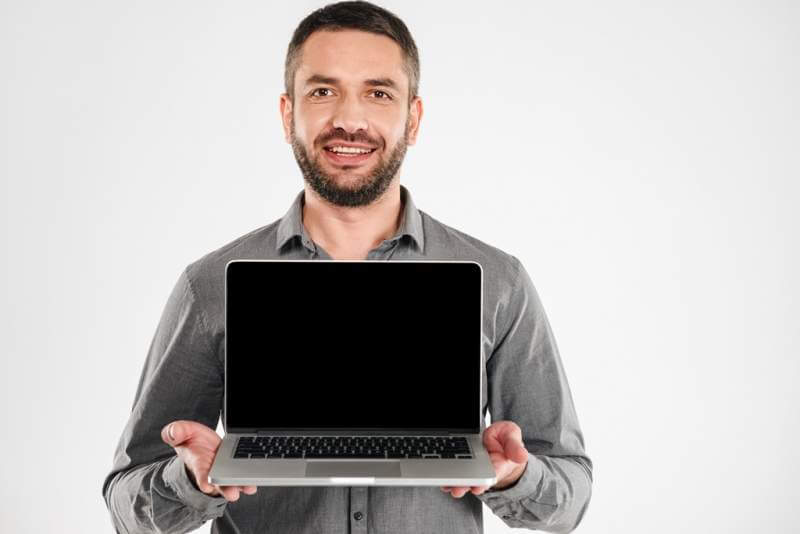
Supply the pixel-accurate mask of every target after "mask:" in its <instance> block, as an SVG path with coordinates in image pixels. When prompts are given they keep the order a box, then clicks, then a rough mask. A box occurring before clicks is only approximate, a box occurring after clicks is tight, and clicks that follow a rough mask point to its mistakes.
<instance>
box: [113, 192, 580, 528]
mask: <svg viewBox="0 0 800 534" xmlns="http://www.w3.org/2000/svg"><path fill="white" fill-rule="evenodd" d="M401 199H402V203H403V215H402V218H401V224H400V226H399V229H398V231H397V233H396V235H394V236H393V237H392V238H391V239H387V240H385V241H383V242H382V243H381V244H380V245H378V246H377V247H376V248H374V249H373V250H371V251H370V252H369V254H368V256H367V259H370V260H401V259H402V260H409V259H423V260H451V259H452V260H474V261H477V262H479V263H480V264H481V265H482V267H483V271H484V291H485V293H484V316H483V358H484V366H483V391H482V393H481V406H482V408H483V414H484V416H485V415H486V411H487V410H488V411H489V413H490V414H491V417H492V421H500V420H510V421H513V422H515V423H517V424H518V425H519V426H520V427H521V428H522V438H523V442H524V444H525V447H526V448H527V450H528V464H527V467H526V469H525V471H524V473H523V474H522V477H521V478H520V479H519V480H518V481H517V482H516V483H515V484H514V485H512V486H510V487H508V488H505V489H503V490H500V491H487V492H486V493H483V494H482V495H478V496H476V495H473V494H472V493H467V494H466V495H464V497H462V498H460V499H458V498H454V497H453V496H452V495H450V494H449V493H446V492H443V491H441V489H439V488H438V487H380V486H371V487H342V486H338V487H320V486H311V487H275V486H262V487H259V488H258V492H257V493H256V494H255V495H245V494H241V495H240V498H239V500H238V501H235V502H227V501H226V500H225V499H224V498H223V497H212V496H209V495H207V494H205V493H203V492H201V491H200V490H198V489H197V487H196V486H195V483H194V481H193V480H191V479H190V477H189V476H188V474H187V472H186V469H185V467H184V463H183V461H182V460H181V459H180V458H179V457H178V456H177V455H176V454H175V451H174V450H173V449H172V447H170V446H169V445H167V444H166V443H164V442H163V441H162V440H161V429H162V428H163V427H164V426H165V425H166V424H167V423H169V422H171V421H175V420H178V419H187V420H192V421H197V422H200V423H203V424H205V425H207V426H209V427H211V428H216V427H217V423H218V422H219V418H220V415H221V410H222V399H223V389H224V375H223V373H224V361H225V354H224V347H225V344H224V336H225V330H224V278H223V277H224V271H225V264H226V263H227V262H228V261H229V260H232V259H237V258H250V259H331V258H330V256H329V255H328V253H327V252H325V250H323V249H322V248H321V247H320V246H319V245H317V244H316V243H314V242H313V241H312V240H311V238H310V237H309V235H308V233H307V231H306V229H305V227H304V226H303V216H302V214H303V203H304V194H303V192H302V191H301V192H300V193H299V194H298V195H297V197H296V198H295V200H294V202H293V203H292V205H291V207H290V208H289V211H288V212H287V213H286V214H285V215H284V216H283V217H282V218H281V219H278V220H277V221H274V222H273V223H271V224H268V225H267V226H264V227H262V228H258V229H256V230H254V231H252V232H250V233H248V234H246V235H244V236H241V237H239V238H238V239H236V240H234V241H232V242H230V243H229V244H227V245H225V246H223V247H221V248H219V249H217V250H215V251H213V252H210V253H208V254H206V255H205V256H203V257H202V258H200V259H198V260H197V261H195V262H193V263H191V264H189V265H188V266H187V267H186V268H185V269H184V271H183V272H182V273H181V274H180V276H179V277H178V280H177V283H176V284H175V287H174V289H173V290H172V293H171V294H170V296H169V299H168V300H167V303H166V307H165V309H164V312H163V314H162V316H161V320H160V322H159V324H158V327H157V328H156V332H155V335H154V337H153V339H152V342H151V344H150V348H149V350H148V354H147V359H146V361H145V363H144V368H143V370H142V375H141V378H140V380H139V386H138V388H137V390H136V397H135V399H134V402H133V409H132V411H131V415H130V418H129V419H128V422H127V424H126V425H125V429H124V430H123V432H122V436H121V438H120V440H119V444H118V446H117V449H116V453H115V455H114V463H113V466H112V468H111V471H110V473H109V474H108V476H107V477H106V479H105V481H104V483H103V496H104V498H105V501H106V505H107V506H108V509H109V511H110V514H111V521H112V523H113V525H114V527H115V528H116V530H117V531H118V532H131V533H133V532H136V533H139V532H141V533H146V532H189V531H191V530H194V529H196V528H198V527H200V526H201V525H202V524H203V523H205V522H206V521H208V520H212V519H213V521H214V522H213V524H212V528H211V531H212V532H215V533H226V534H233V533H259V534H260V533H264V534H266V533H271V532H275V533H281V534H287V533H309V534H311V533H315V534H316V533H331V534H344V533H357V532H364V533H366V532H369V533H375V534H377V533H391V534H403V533H408V534H425V533H436V534H445V533H452V534H466V533H470V532H472V533H481V532H483V516H482V511H483V509H482V503H485V504H486V505H487V506H488V507H489V508H490V509H491V511H492V512H493V513H494V514H496V515H497V516H498V517H500V518H501V519H502V520H503V522H505V524H507V525H509V526H510V527H516V528H526V529H530V530H544V531H549V532H568V531H570V530H572V529H574V528H575V526H577V524H578V523H579V522H580V520H581V518H582V517H583V514H584V512H585V511H586V508H587V506H588V504H589V500H590V497H591V487H592V486H591V484H592V462H591V460H590V459H589V457H588V456H587V455H586V453H585V451H584V441H583V435H582V433H581V430H580V427H579V425H578V419H577V416H576V414H575V408H574V406H573V401H572V395H571V393H570V390H569V385H568V384H567V378H566V376H565V374H564V369H563V366H562V362H561V359H560V357H559V354H558V349H557V348H556V343H555V339H554V338H553V333H552V331H551V329H550V325H549V323H548V320H547V317H546V316H545V313H544V310H543V309H542V305H541V303H540V300H539V297H538V295H537V293H536V290H535V289H534V286H533V283H532V282H531V279H530V277H529V276H528V274H527V272H526V270H525V269H524V268H523V266H522V265H521V263H520V262H519V260H517V258H516V257H514V256H512V255H510V254H508V253H505V252H503V251H501V250H499V249H497V248H495V247H492V246H490V245H488V244H486V243H483V242H482V241H479V240H478V239H476V238H474V237H471V236H469V235H467V234H465V233H463V232H460V231H458V230H456V229H454V228H451V227H449V226H446V225H445V224H442V223H441V222H439V221H437V220H435V219H434V218H433V217H431V216H430V215H428V214H427V213H425V212H423V211H421V210H418V209H417V208H416V207H415V205H414V203H413V201H412V200H411V195H410V194H409V192H408V190H407V189H406V188H405V187H404V186H401ZM387 298H403V296H402V295H393V294H391V293H387ZM393 335H397V333H393V332H390V331H387V332H386V336H387V337H391V336H393ZM298 342H299V341H298ZM421 372H422V371H421Z"/></svg>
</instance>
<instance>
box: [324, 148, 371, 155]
mask: <svg viewBox="0 0 800 534" xmlns="http://www.w3.org/2000/svg"><path fill="white" fill-rule="evenodd" d="M328 150H330V151H331V152H339V153H341V154H368V153H370V152H372V149H370V148H356V147H349V146H332V147H330V148H328Z"/></svg>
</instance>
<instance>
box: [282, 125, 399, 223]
mask: <svg viewBox="0 0 800 534" xmlns="http://www.w3.org/2000/svg"><path fill="white" fill-rule="evenodd" d="M408 126H409V121H408V120H406V128H405V133H404V134H403V138H402V139H400V140H399V141H398V142H397V144H396V145H395V147H394V149H393V150H392V152H391V154H389V156H388V157H387V158H386V159H384V160H379V161H378V164H377V165H376V166H375V168H374V169H373V170H372V171H371V172H370V173H369V174H367V175H365V176H360V177H358V178H357V179H356V180H355V181H353V182H352V183H351V184H350V185H348V186H345V185H342V184H340V183H339V182H337V179H336V177H335V176H332V175H330V174H328V173H326V172H325V171H324V170H322V165H321V164H320V161H319V160H320V158H321V157H323V154H322V153H321V152H320V154H319V155H318V156H317V157H316V158H314V159H311V158H310V157H309V155H308V150H307V149H306V146H305V145H304V144H303V143H302V142H301V141H300V140H299V139H297V137H295V134H294V130H295V129H294V117H292V125H291V127H292V131H291V141H292V150H293V151H294V157H295V159H296V160H297V165H298V166H299V167H300V171H301V172H302V173H303V179H304V180H305V182H306V183H307V184H308V185H309V186H311V189H313V190H314V191H315V192H316V193H317V194H318V195H319V196H320V197H322V198H324V199H325V200H327V201H328V202H330V203H331V204H334V205H336V206H346V207H355V206H366V205H368V204H371V203H372V202H374V201H375V200H376V199H378V198H379V197H380V196H381V195H382V194H383V193H384V192H385V191H386V189H387V188H388V187H389V184H390V183H392V179H393V178H394V177H395V175H396V174H397V171H398V170H399V169H400V165H401V164H402V163H403V158H405V155H406V148H407V147H408ZM317 139H318V140H320V139H324V141H322V142H320V143H319V144H320V145H322V143H323V142H327V141H330V140H333V139H340V140H342V141H346V142H350V143H356V142H366V143H369V144H371V145H372V146H380V143H376V142H375V141H374V140H372V139H370V138H368V137H367V136H366V135H365V134H363V133H361V132H357V133H355V134H352V135H348V134H347V132H345V131H344V130H342V129H340V128H337V129H336V130H333V131H331V132H328V133H327V134H322V135H320V136H318V137H317ZM322 150H325V149H324V148H323V149H322ZM376 150H377V149H376ZM346 172H347V167H344V171H343V172H342V175H344V174H345V173H346Z"/></svg>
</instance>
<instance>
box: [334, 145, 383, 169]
mask: <svg viewBox="0 0 800 534" xmlns="http://www.w3.org/2000/svg"><path fill="white" fill-rule="evenodd" d="M323 152H325V157H326V158H327V159H328V161H330V162H332V163H334V164H336V165H360V164H362V163H365V162H366V161H368V160H369V159H370V158H371V157H372V154H373V153H375V152H377V148H376V147H371V146H366V145H352V144H348V143H339V142H333V143H330V144H329V145H327V146H325V147H323Z"/></svg>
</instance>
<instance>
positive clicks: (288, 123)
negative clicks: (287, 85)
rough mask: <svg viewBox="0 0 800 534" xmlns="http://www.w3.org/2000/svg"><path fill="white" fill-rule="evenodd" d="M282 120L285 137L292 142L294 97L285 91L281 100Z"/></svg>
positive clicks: (288, 141)
mask: <svg viewBox="0 0 800 534" xmlns="http://www.w3.org/2000/svg"><path fill="white" fill-rule="evenodd" d="M280 110H281V121H282V122H283V138H284V139H286V142H287V143H291V142H292V136H291V134H292V99H291V98H289V95H288V94H286V93H283V94H282V95H281V102H280Z"/></svg>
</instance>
